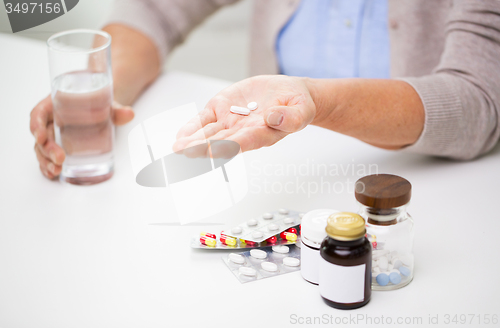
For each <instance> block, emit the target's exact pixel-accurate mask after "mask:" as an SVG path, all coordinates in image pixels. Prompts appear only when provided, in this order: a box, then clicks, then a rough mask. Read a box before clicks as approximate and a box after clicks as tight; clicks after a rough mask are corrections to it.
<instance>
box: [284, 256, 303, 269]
mask: <svg viewBox="0 0 500 328" xmlns="http://www.w3.org/2000/svg"><path fill="white" fill-rule="evenodd" d="M283 264H284V265H286V266H290V267H297V266H299V265H300V260H299V259H297V258H295V257H285V258H284V259H283Z"/></svg>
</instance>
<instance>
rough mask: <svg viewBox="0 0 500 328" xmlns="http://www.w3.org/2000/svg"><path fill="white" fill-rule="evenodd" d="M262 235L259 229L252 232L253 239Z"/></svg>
mask: <svg viewBox="0 0 500 328" xmlns="http://www.w3.org/2000/svg"><path fill="white" fill-rule="evenodd" d="M263 236H264V235H263V234H262V232H260V231H254V232H253V233H252V238H255V239H259V238H262V237H263Z"/></svg>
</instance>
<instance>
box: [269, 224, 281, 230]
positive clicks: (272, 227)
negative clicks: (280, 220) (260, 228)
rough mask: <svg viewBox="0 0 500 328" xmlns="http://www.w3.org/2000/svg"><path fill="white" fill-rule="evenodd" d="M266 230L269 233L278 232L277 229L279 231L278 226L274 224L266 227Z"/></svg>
mask: <svg viewBox="0 0 500 328" xmlns="http://www.w3.org/2000/svg"><path fill="white" fill-rule="evenodd" d="M267 229H268V230H269V231H276V230H278V229H279V225H277V224H274V223H271V224H270V225H268V226H267Z"/></svg>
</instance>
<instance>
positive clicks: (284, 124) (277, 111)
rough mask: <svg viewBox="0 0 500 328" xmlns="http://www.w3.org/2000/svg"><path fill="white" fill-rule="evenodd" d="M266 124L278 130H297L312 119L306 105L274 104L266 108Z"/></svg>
mask: <svg viewBox="0 0 500 328" xmlns="http://www.w3.org/2000/svg"><path fill="white" fill-rule="evenodd" d="M263 115H264V120H265V121H266V124H267V125H268V126H269V127H271V128H273V129H276V130H280V131H284V132H289V133H291V132H297V131H300V130H302V129H303V128H305V127H306V126H307V124H309V123H310V122H311V121H312V118H310V117H309V116H310V115H309V114H308V113H307V112H306V109H305V108H304V106H300V105H295V106H274V107H269V108H268V109H266V110H264V113H263Z"/></svg>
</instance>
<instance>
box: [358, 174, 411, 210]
mask: <svg viewBox="0 0 500 328" xmlns="http://www.w3.org/2000/svg"><path fill="white" fill-rule="evenodd" d="M354 194H355V196H356V199H357V200H358V202H360V203H361V204H363V205H365V206H368V207H373V208H379V209H389V208H394V207H399V206H403V205H405V204H408V203H409V202H410V199H411V183H410V182H409V181H408V180H406V179H405V178H402V177H400V176H397V175H392V174H373V175H368V176H366V177H363V178H361V179H359V180H358V181H356V186H355V192H354Z"/></svg>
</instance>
